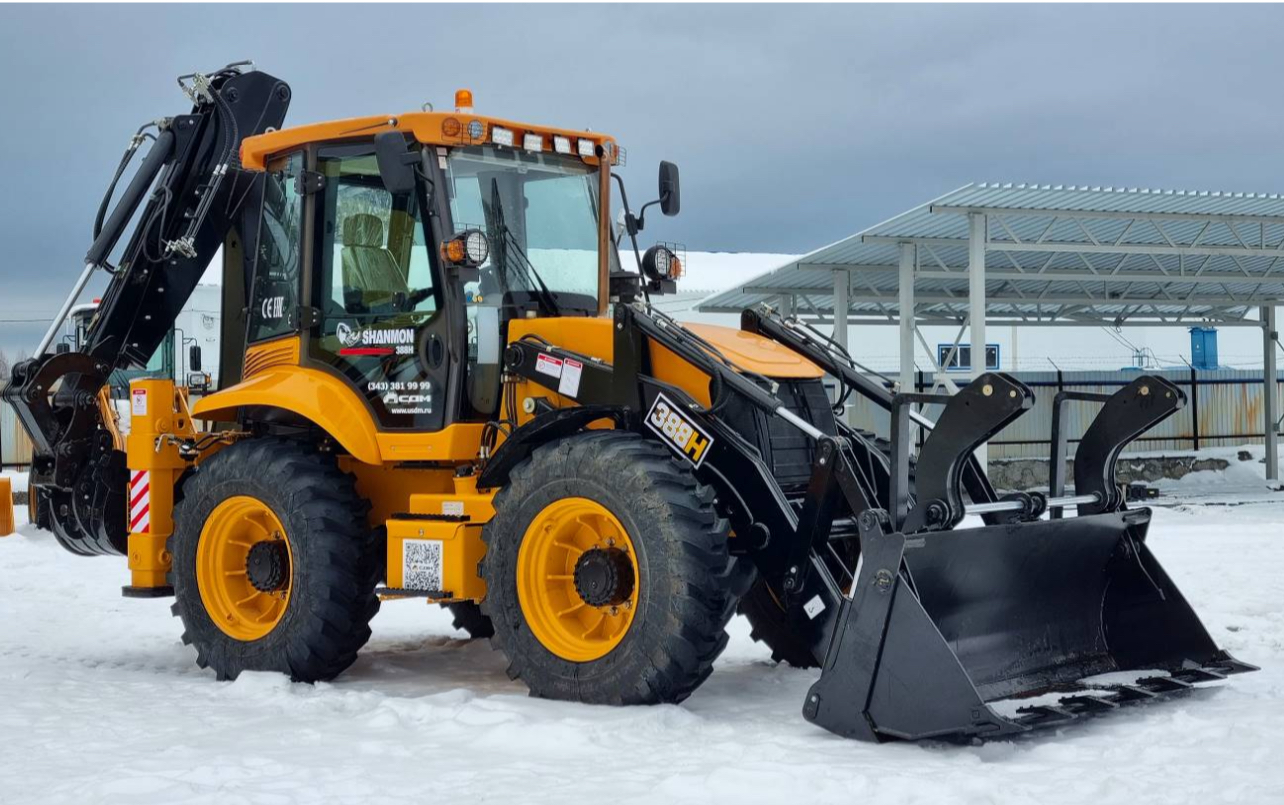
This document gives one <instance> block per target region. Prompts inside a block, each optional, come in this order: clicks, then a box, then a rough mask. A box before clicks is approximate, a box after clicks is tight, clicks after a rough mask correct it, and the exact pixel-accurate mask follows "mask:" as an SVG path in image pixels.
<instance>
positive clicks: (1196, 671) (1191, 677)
mask: <svg viewBox="0 0 1284 805" xmlns="http://www.w3.org/2000/svg"><path fill="white" fill-rule="evenodd" d="M1173 678H1174V679H1178V680H1181V681H1182V682H1190V683H1195V682H1216V681H1217V680H1219V679H1225V678H1226V674H1223V673H1222V672H1221V671H1218V670H1216V669H1214V668H1183V669H1182V670H1180V671H1173Z"/></svg>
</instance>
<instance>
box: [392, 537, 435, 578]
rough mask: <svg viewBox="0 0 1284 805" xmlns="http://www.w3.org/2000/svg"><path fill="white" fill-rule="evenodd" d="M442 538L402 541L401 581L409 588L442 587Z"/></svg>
mask: <svg viewBox="0 0 1284 805" xmlns="http://www.w3.org/2000/svg"><path fill="white" fill-rule="evenodd" d="M441 548H442V544H441V541H440V540H435V539H408V540H404V541H403V542H402V543H401V568H402V571H401V579H402V581H401V583H402V586H403V587H405V588H406V589H407V590H440V589H441Z"/></svg>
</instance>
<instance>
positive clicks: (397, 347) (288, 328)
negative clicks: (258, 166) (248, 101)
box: [242, 93, 676, 431]
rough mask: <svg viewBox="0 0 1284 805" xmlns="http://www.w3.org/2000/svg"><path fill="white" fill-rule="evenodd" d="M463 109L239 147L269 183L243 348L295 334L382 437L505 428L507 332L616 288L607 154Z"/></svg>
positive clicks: (608, 150) (569, 136)
mask: <svg viewBox="0 0 1284 805" xmlns="http://www.w3.org/2000/svg"><path fill="white" fill-rule="evenodd" d="M463 94H464V93H461V95H463ZM464 100H466V101H467V103H459V97H458V96H457V104H458V106H459V108H458V109H457V110H456V113H455V114H443V113H431V112H425V113H412V114H408V115H404V116H402V117H401V118H381V119H375V122H374V123H373V124H372V125H365V126H362V125H360V124H361V123H363V122H364V121H359V120H358V121H340V122H339V123H334V124H318V125H314V126H302V127H298V128H297V129H286V130H283V131H279V132H272V133H269V134H266V135H261V136H259V137H255V138H250V139H247V140H246V141H245V145H244V146H243V148H242V157H243V161H244V162H245V163H246V164H247V166H253V165H254V163H255V162H256V161H258V160H261V161H262V165H263V167H264V168H265V170H266V174H267V176H266V181H265V184H264V191H263V205H262V215H261V217H260V223H259V233H258V244H257V249H256V250H255V252H254V254H255V255H256V260H255V265H254V268H253V278H252V281H251V284H250V299H249V303H248V305H247V309H248V313H249V316H248V318H249V321H248V327H247V343H248V346H249V350H250V352H251V353H253V352H254V350H255V348H256V346H258V345H268V344H272V343H275V342H278V341H281V340H283V339H288V338H297V339H298V342H299V359H300V364H301V365H302V366H304V367H307V368H313V369H319V370H321V371H324V372H327V373H330V374H332V375H337V376H338V377H341V378H343V379H344V380H345V381H346V382H347V383H348V384H350V385H351V386H352V387H353V388H355V389H356V390H357V391H358V392H359V393H360V394H361V395H362V396H363V397H364V399H365V402H366V405H367V406H368V407H369V409H370V411H371V413H372V415H373V418H374V420H375V421H376V422H377V423H378V425H379V427H380V429H381V430H412V431H435V430H440V429H442V428H444V427H446V426H448V425H450V424H452V423H454V422H461V421H462V422H487V421H490V420H493V419H495V418H497V416H498V415H499V410H500V390H501V374H502V372H501V362H502V356H503V351H504V345H505V344H506V343H507V330H508V323H509V322H510V321H512V320H513V319H521V318H531V317H557V316H580V317H583V316H599V315H602V314H604V313H605V312H606V310H607V307H608V304H609V300H610V296H611V284H612V282H613V278H618V277H619V276H621V275H622V272H621V271H620V262H619V256H618V253H617V250H616V244H615V239H614V238H613V237H612V227H611V224H610V220H611V218H610V209H609V208H610V200H609V194H607V195H606V197H605V198H604V191H605V190H606V189H607V188H608V186H609V172H610V167H611V165H612V164H613V163H614V162H615V161H616V160H617V159H618V149H617V147H616V146H615V143H614V141H612V140H611V139H610V138H607V137H603V136H602V135H595V134H587V133H574V134H573V133H571V132H565V131H561V130H556V129H547V128H539V127H529V126H525V125H519V124H511V123H508V122H507V121H497V120H492V119H489V118H479V117H477V116H475V115H474V114H473V112H472V109H471V99H470V97H468V98H465V99H464ZM352 131H360V132H362V134H361V136H358V137H353V136H351V134H350V132H352ZM666 164H667V163H666ZM670 167H672V166H670ZM672 170H673V175H672V181H673V183H674V185H675V188H674V189H675V192H676V168H673V169H672ZM667 211H668V210H667V209H666V212H667ZM630 215H631V214H630ZM639 228H640V227H639ZM630 234H631V235H634V234H636V233H635V232H630ZM649 258H650V254H648V262H649ZM628 276H633V277H636V276H637V275H628ZM254 365H256V364H255V362H254V361H253V360H249V359H247V367H252V366H254ZM248 376H249V373H248V372H247V378H248Z"/></svg>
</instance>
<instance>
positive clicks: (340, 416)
mask: <svg viewBox="0 0 1284 805" xmlns="http://www.w3.org/2000/svg"><path fill="white" fill-rule="evenodd" d="M249 406H259V407H268V408H280V409H282V410H284V411H289V412H290V413H293V414H298V415H299V416H301V417H303V418H304V419H307V420H308V421H310V422H312V423H314V424H315V425H316V426H317V427H319V428H321V429H322V430H324V431H325V432H326V433H328V434H330V435H331V436H332V437H334V440H335V441H337V442H338V443H339V444H341V445H342V446H343V448H344V449H345V450H347V451H348V452H349V453H351V454H352V457H353V458H355V459H356V460H357V461H360V462H361V463H363V464H376V465H377V464H381V463H383V459H382V455H381V452H380V450H379V439H378V434H377V432H376V430H375V426H374V420H373V417H371V416H370V411H369V409H368V408H366V405H365V402H364V401H363V400H362V399H361V398H360V397H359V396H358V395H357V393H356V392H355V391H353V390H352V388H351V387H350V386H348V384H346V383H344V382H343V381H342V380H339V379H338V378H335V377H331V376H330V375H328V374H326V373H325V372H321V371H318V370H316V369H306V368H304V367H301V366H274V367H271V368H269V369H265V370H263V371H262V372H260V373H259V374H256V375H254V377H252V378H250V379H249V380H245V381H242V382H240V383H237V384H236V385H235V386H230V387H228V388H226V389H223V390H222V391H217V392H215V393H213V394H211V395H209V396H207V397H203V398H201V400H200V401H199V402H197V403H196V405H195V406H193V408H192V416H194V417H197V418H199V419H206V420H215V421H222V422H228V421H232V420H235V419H236V413H237V410H238V409H242V408H246V407H249Z"/></svg>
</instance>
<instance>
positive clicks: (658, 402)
mask: <svg viewBox="0 0 1284 805" xmlns="http://www.w3.org/2000/svg"><path fill="white" fill-rule="evenodd" d="M646 425H647V427H648V428H650V429H651V430H653V431H655V432H656V433H657V434H659V435H660V438H661V440H663V441H664V442H665V443H666V444H667V445H669V447H672V448H674V449H675V450H677V451H678V452H679V453H681V454H682V457H683V458H685V459H686V460H687V461H690V462H691V463H692V464H694V465H695V466H696V467H699V466H700V464H701V463H703V462H704V457H705V454H706V453H708V452H709V448H710V447H711V446H712V445H713V437H712V436H710V435H709V434H708V433H706V432H705V431H704V429H703V428H701V427H700V426H699V425H697V424H696V423H694V422H692V421H691V420H690V419H688V418H687V417H686V415H684V414H683V413H682V411H681V410H680V409H679V408H678V406H677V405H676V404H674V402H673V401H672V400H670V399H669V398H668V397H665V396H664V395H663V394H658V395H656V398H655V402H654V403H652V404H651V411H650V413H648V414H647V415H646Z"/></svg>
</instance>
